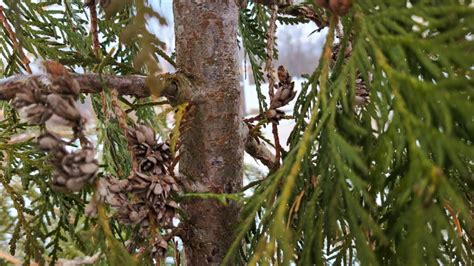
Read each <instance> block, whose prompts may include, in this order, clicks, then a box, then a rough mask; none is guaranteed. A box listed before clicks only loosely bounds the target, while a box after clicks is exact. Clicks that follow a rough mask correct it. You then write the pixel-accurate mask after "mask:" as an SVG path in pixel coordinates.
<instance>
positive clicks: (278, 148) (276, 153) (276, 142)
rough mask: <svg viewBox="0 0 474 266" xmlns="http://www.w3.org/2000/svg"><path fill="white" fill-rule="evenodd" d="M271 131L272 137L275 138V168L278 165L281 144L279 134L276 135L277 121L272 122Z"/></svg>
mask: <svg viewBox="0 0 474 266" xmlns="http://www.w3.org/2000/svg"><path fill="white" fill-rule="evenodd" d="M272 133H273V138H274V139H275V166H274V168H275V169H278V167H280V158H281V144H280V136H279V135H278V125H277V123H272Z"/></svg>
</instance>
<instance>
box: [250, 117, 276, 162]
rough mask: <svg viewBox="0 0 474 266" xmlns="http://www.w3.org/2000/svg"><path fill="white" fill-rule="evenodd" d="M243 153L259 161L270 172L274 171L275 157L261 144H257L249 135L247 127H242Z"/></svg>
mask: <svg viewBox="0 0 474 266" xmlns="http://www.w3.org/2000/svg"><path fill="white" fill-rule="evenodd" d="M244 139H245V152H247V153H248V154H249V155H250V156H252V157H253V158H255V159H256V160H259V161H260V162H261V163H263V164H264V165H265V166H267V167H268V168H269V169H270V170H272V169H275V155H274V154H273V153H272V152H271V151H270V150H269V149H268V148H267V146H266V145H265V144H263V143H259V142H258V141H257V140H256V139H255V138H254V137H253V136H252V135H251V134H250V130H249V128H248V126H247V125H244Z"/></svg>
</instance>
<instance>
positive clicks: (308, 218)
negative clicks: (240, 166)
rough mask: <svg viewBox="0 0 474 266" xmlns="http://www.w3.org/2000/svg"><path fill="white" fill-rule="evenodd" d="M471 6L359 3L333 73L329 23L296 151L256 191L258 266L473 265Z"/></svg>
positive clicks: (249, 207)
mask: <svg viewBox="0 0 474 266" xmlns="http://www.w3.org/2000/svg"><path fill="white" fill-rule="evenodd" d="M468 5H469V4H468V3H466V2H463V1H411V2H405V1H362V0H360V1H354V6H353V8H352V11H351V13H350V14H349V15H348V16H346V17H343V18H340V22H341V24H342V36H338V37H341V38H342V39H341V40H340V43H341V47H342V49H341V51H340V52H339V53H338V58H337V60H336V62H335V64H333V63H332V62H331V55H332V49H333V40H334V39H335V36H334V35H335V32H336V30H335V28H336V27H339V25H338V24H337V18H335V17H334V15H332V16H331V26H330V30H329V34H328V37H327V40H326V45H325V47H324V51H323V56H322V58H321V61H320V62H319V65H318V67H317V68H316V70H315V72H314V73H313V74H312V75H311V76H309V77H308V81H307V82H305V83H304V86H303V91H302V92H301V93H300V95H299V98H298V101H297V102H296V105H295V110H294V116H295V122H296V126H295V128H294V130H293V132H292V135H291V137H290V141H289V143H290V150H289V151H288V154H287V155H286V157H285V158H284V163H283V166H282V167H281V168H280V169H279V170H278V171H276V172H274V173H271V174H270V175H269V176H268V177H267V178H266V179H265V180H263V181H262V182H259V183H258V185H257V186H255V187H254V195H253V196H252V197H250V198H249V199H248V201H247V203H246V205H245V207H244V210H243V213H242V219H243V221H242V224H241V226H240V228H239V232H240V234H239V237H238V239H237V241H236V242H235V243H234V247H233V250H232V252H235V251H236V250H237V248H238V247H239V246H240V245H241V241H243V242H244V244H243V249H242V251H241V254H242V255H243V259H244V260H245V261H250V264H254V263H261V264H283V265H287V264H289V263H290V262H292V261H293V262H296V263H297V264H301V265H323V264H326V263H331V264H332V263H334V264H336V265H339V264H344V265H347V264H348V265H351V264H354V263H360V264H362V265H378V264H381V265H390V264H401V265H422V264H428V265H433V264H456V265H464V264H470V263H472V259H473V252H472V241H473V235H472V232H473V231H472V228H473V220H472V205H473V201H472V199H473V194H472V189H471V188H472V187H473V167H472V161H473V158H474V157H473V155H474V153H473V149H472V147H471V145H472V141H473V136H474V131H473V129H474V128H473V125H474V124H473V121H474V120H473V118H474V117H473V115H474V113H473V111H472V110H473V107H474V106H473V102H472V97H473V92H474V91H473V86H472V85H473V83H472V66H473V58H472V57H469V56H466V51H472V48H473V43H472V37H471V36H472V35H471V34H472V32H473V25H474V23H473V19H474V17H473V15H474V9H473V8H472V6H470V7H469V6H468ZM349 41H350V42H351V43H352V51H351V55H350V57H349V58H348V59H344V55H345V50H344V49H347V47H348V45H347V44H348V42H349ZM358 73H360V75H361V76H362V79H363V80H364V81H365V82H366V83H367V86H368V87H369V89H370V95H371V96H370V103H369V104H368V105H367V106H366V107H363V108H359V107H355V106H354V103H353V98H354V95H355V80H356V79H357V78H358ZM232 252H231V253H230V254H232ZM229 259H230V256H229Z"/></svg>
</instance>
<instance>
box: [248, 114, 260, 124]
mask: <svg viewBox="0 0 474 266" xmlns="http://www.w3.org/2000/svg"><path fill="white" fill-rule="evenodd" d="M260 119H262V115H261V114H260V115H256V116H254V117H249V118H246V119H244V122H246V123H252V122H255V121H258V120H260Z"/></svg>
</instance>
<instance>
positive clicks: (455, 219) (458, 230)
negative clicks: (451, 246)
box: [444, 201, 462, 237]
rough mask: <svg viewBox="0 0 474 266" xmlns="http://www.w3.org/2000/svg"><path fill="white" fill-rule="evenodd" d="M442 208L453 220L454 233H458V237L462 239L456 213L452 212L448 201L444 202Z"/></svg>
mask: <svg viewBox="0 0 474 266" xmlns="http://www.w3.org/2000/svg"><path fill="white" fill-rule="evenodd" d="M444 207H445V208H446V209H447V210H448V212H449V214H450V215H451V218H452V219H453V223H454V225H455V226H456V232H457V233H458V236H459V237H462V227H461V223H460V222H459V219H458V217H457V215H456V212H455V211H454V209H453V207H451V205H449V203H448V201H444Z"/></svg>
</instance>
